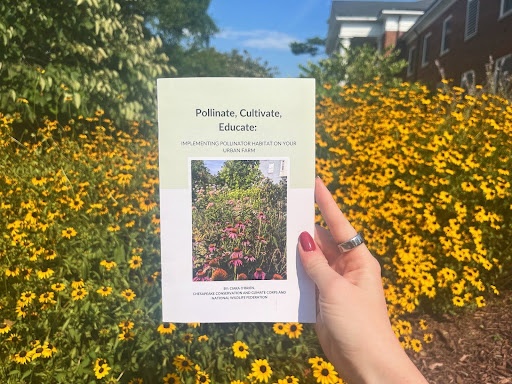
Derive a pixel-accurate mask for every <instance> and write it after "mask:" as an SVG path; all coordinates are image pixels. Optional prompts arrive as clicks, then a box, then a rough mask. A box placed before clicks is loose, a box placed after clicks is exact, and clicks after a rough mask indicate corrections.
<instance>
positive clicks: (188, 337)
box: [181, 332, 194, 343]
mask: <svg viewBox="0 0 512 384" xmlns="http://www.w3.org/2000/svg"><path fill="white" fill-rule="evenodd" d="M181 340H183V342H185V343H192V341H194V335H193V334H192V333H190V332H186V333H184V334H183V335H181Z"/></svg>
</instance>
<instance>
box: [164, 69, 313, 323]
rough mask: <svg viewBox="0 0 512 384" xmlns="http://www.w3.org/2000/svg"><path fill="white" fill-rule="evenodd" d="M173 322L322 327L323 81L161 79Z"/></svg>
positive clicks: (167, 279) (168, 295) (167, 303)
mask: <svg viewBox="0 0 512 384" xmlns="http://www.w3.org/2000/svg"><path fill="white" fill-rule="evenodd" d="M158 129H159V156H160V225H161V252H162V308H163V309H162V312H163V321H165V322H178V323H181V322H203V323H208V322H216V323H217V322H219V323H222V322H297V321H298V322H314V321H315V317H316V313H315V288H314V284H313V283H312V282H311V280H310V279H309V278H308V277H307V276H306V274H305V272H304V271H303V270H302V266H301V264H300V260H299V256H298V254H297V239H298V236H299V234H300V233H301V232H302V231H304V230H307V231H310V233H312V232H313V229H314V228H313V225H314V178H315V153H314V152H315V83H314V80H313V79H256V78H178V79H159V80H158Z"/></svg>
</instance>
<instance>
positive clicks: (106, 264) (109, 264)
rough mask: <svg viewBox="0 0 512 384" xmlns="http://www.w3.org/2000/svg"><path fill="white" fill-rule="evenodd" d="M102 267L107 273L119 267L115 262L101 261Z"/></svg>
mask: <svg viewBox="0 0 512 384" xmlns="http://www.w3.org/2000/svg"><path fill="white" fill-rule="evenodd" d="M100 265H101V266H102V267H104V268H105V269H106V270H107V271H110V270H111V269H112V268H115V267H116V266H117V263H116V262H115V261H107V260H102V261H100Z"/></svg>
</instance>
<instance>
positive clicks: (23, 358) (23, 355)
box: [11, 351, 32, 364]
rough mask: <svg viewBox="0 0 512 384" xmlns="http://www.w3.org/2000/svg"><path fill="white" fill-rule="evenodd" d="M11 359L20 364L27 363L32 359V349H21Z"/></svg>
mask: <svg viewBox="0 0 512 384" xmlns="http://www.w3.org/2000/svg"><path fill="white" fill-rule="evenodd" d="M11 360H12V361H14V362H16V363H18V364H27V363H28V362H30V361H31V360H32V354H31V352H30V351H20V352H17V353H15V354H14V355H13V356H11Z"/></svg>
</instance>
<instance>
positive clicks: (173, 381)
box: [163, 373, 181, 384]
mask: <svg viewBox="0 0 512 384" xmlns="http://www.w3.org/2000/svg"><path fill="white" fill-rule="evenodd" d="M163 380H164V383H165V384H181V379H180V377H179V376H178V375H176V374H175V373H168V374H167V375H165V376H164V379H163Z"/></svg>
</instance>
